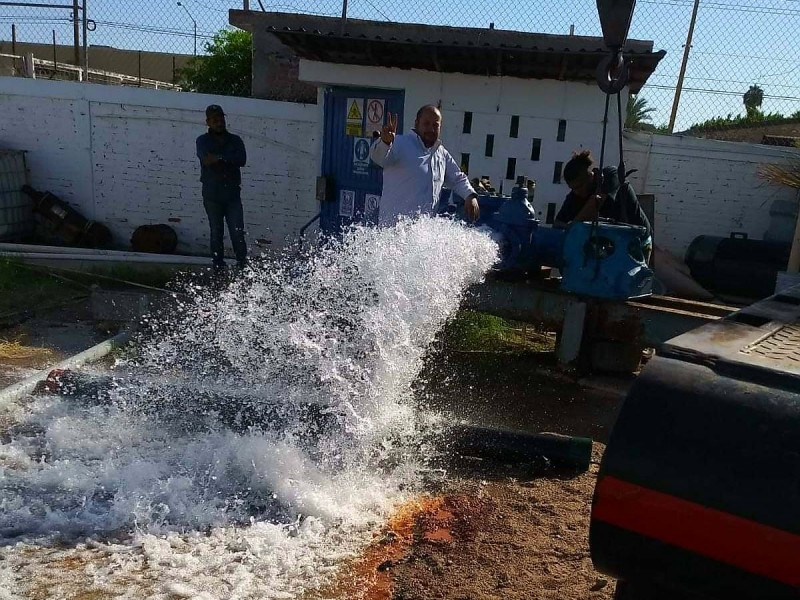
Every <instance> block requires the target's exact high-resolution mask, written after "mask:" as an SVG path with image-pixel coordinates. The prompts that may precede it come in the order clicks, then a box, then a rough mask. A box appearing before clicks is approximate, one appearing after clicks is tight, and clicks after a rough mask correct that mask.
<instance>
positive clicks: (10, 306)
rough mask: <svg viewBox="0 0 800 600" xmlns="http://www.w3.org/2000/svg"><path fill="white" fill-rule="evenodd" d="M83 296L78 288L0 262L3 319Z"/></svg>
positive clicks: (0, 312)
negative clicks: (6, 316) (15, 313)
mask: <svg viewBox="0 0 800 600" xmlns="http://www.w3.org/2000/svg"><path fill="white" fill-rule="evenodd" d="M80 293H81V289H80V288H79V287H77V286H71V285H70V284H68V283H67V282H65V281H61V280H58V279H55V278H53V277H50V276H49V275H47V274H46V273H39V272H37V271H33V270H31V269H27V268H25V267H23V266H21V265H19V264H18V263H15V262H13V261H10V260H7V259H0V315H5V314H9V313H14V312H18V311H22V310H25V309H26V308H34V307H36V306H41V305H44V304H54V303H58V302H60V301H64V300H68V299H69V298H71V297H74V296H77V295H79V294H80Z"/></svg>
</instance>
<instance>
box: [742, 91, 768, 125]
mask: <svg viewBox="0 0 800 600" xmlns="http://www.w3.org/2000/svg"><path fill="white" fill-rule="evenodd" d="M742 98H743V99H744V109H745V110H746V111H747V116H748V117H754V116H756V115H757V114H758V113H759V111H760V109H761V105H762V104H763V103H764V90H762V89H761V88H760V87H759V86H757V85H751V86H750V89H749V90H747V91H746V92H745V93H744V95H743V96H742Z"/></svg>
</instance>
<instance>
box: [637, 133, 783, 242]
mask: <svg viewBox="0 0 800 600" xmlns="http://www.w3.org/2000/svg"><path fill="white" fill-rule="evenodd" d="M625 152H626V163H627V165H626V166H627V168H628V169H639V172H637V173H635V174H633V175H632V176H631V179H630V181H631V183H632V184H633V186H634V189H636V191H637V192H639V193H649V194H655V196H656V218H655V232H656V235H655V240H656V243H657V244H659V245H660V246H662V247H664V248H666V249H668V250H670V251H671V252H673V253H674V254H675V255H676V256H679V257H684V256H685V254H686V250H687V249H688V248H689V244H691V242H692V240H693V239H694V238H696V237H697V236H699V235H714V236H724V237H727V236H729V235H730V234H731V232H734V231H742V232H745V233H747V234H748V236H749V237H750V238H752V239H759V240H760V239H763V237H764V232H765V231H766V230H767V228H768V227H769V220H770V217H769V209H770V206H771V204H772V202H773V201H774V200H776V199H783V200H792V199H793V198H795V192H794V191H793V190H791V189H790V188H787V187H784V186H775V185H771V184H768V183H767V182H766V181H764V180H763V179H761V178H759V177H758V167H759V165H762V164H767V163H778V162H786V161H787V160H789V159H790V158H791V157H792V156H793V155H794V156H797V152H796V151H793V150H790V149H787V148H775V147H772V146H761V145H758V144H744V143H740V142H721V141H717V140H706V139H698V138H691V137H678V136H663V135H649V134H638V133H637V134H634V133H626V134H625Z"/></svg>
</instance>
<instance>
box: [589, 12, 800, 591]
mask: <svg viewBox="0 0 800 600" xmlns="http://www.w3.org/2000/svg"><path fill="white" fill-rule="evenodd" d="M634 4H635V0H597V7H598V11H599V13H600V20H601V23H602V25H603V34H604V38H605V41H606V45H607V46H608V47H609V49H610V53H611V58H610V59H609V60H607V61H606V63H604V65H605V66H601V68H600V73H599V74H602V70H603V69H610V70H611V71H613V69H614V68H615V65H624V64H625V62H624V58H621V57H622V46H623V44H624V39H625V37H626V35H627V31H628V27H629V25H630V21H631V17H632V14H633V8H634ZM611 71H609V72H611ZM611 79H612V77H609V80H611ZM601 87H602V82H601ZM590 546H591V555H592V560H593V562H594V565H595V567H596V568H597V569H598V570H599V571H601V572H604V573H607V574H609V575H611V576H613V577H615V578H617V579H618V580H620V583H619V584H618V587H617V596H616V597H617V598H618V599H619V600H629V599H630V600H634V599H642V600H645V599H648V600H655V599H659V600H660V599H662V598H663V599H667V598H669V599H673V600H677V599H690V598H692V599H700V598H704V599H719V600H723V599H726V600H727V599H729V598H737V599H742V598H748V599H774V600H778V599H784V598H800V286H798V287H795V288H792V289H791V290H789V291H785V292H783V293H781V294H778V295H773V296H770V297H769V298H767V299H765V300H762V301H760V302H757V303H756V304H753V305H752V306H749V307H748V308H745V309H742V310H740V311H738V312H735V313H732V314H731V315H729V316H728V317H725V318H723V319H719V320H717V321H714V322H711V323H708V324H706V325H703V326H702V327H700V328H698V329H695V330H692V331H690V332H689V333H684V334H682V335H679V336H677V337H675V338H673V339H671V340H670V341H668V342H666V343H665V344H664V345H663V346H662V347H661V348H660V349H659V352H658V355H657V356H656V357H655V358H654V359H653V360H652V361H651V362H650V363H649V364H648V365H647V366H646V367H645V369H644V370H643V371H642V373H641V375H640V376H639V377H638V379H637V381H636V382H635V384H634V385H633V387H632V388H631V390H630V392H629V394H628V397H627V398H626V400H625V403H624V404H623V406H622V409H621V411H620V413H619V416H618V418H617V421H616V423H615V425H614V428H613V431H612V433H611V436H610V439H609V442H608V446H607V448H606V451H605V454H604V456H603V460H602V463H601V465H600V472H599V475H598V481H597V485H596V488H595V495H594V500H593V503H592V519H591V529H590Z"/></svg>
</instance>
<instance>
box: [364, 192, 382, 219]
mask: <svg viewBox="0 0 800 600" xmlns="http://www.w3.org/2000/svg"><path fill="white" fill-rule="evenodd" d="M380 207H381V197H380V196H378V195H377V194H367V195H366V197H365V198H364V221H365V222H366V223H372V224H377V223H378V211H379V210H380Z"/></svg>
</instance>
